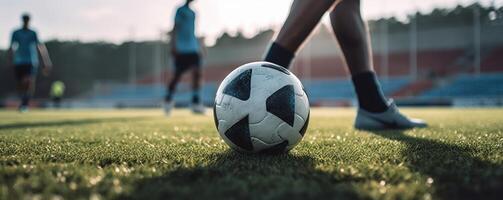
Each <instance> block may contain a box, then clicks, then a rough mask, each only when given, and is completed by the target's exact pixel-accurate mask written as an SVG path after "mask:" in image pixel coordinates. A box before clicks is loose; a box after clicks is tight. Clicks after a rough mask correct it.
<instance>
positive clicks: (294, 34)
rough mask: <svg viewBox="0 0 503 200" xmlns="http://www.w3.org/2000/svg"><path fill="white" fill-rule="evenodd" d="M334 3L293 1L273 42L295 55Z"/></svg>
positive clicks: (332, 0) (326, 0)
mask: <svg viewBox="0 0 503 200" xmlns="http://www.w3.org/2000/svg"><path fill="white" fill-rule="evenodd" d="M334 3H335V0H295V1H294V2H293V4H292V7H291V9H290V13H289V14H288V18H287V19H286V21H285V23H284V24H283V27H282V28H281V30H280V31H279V34H278V36H277V38H276V40H275V42H276V43H278V44H280V45H281V46H283V47H285V48H286V49H288V50H290V51H292V52H294V53H295V52H296V51H297V49H299V47H300V46H301V45H302V43H304V41H305V40H306V38H307V37H308V36H309V34H311V32H312V30H313V29H314V28H315V27H316V25H318V22H319V21H320V19H321V17H322V16H323V15H324V14H325V12H326V11H327V10H328V9H330V7H332V6H333V5H334Z"/></svg>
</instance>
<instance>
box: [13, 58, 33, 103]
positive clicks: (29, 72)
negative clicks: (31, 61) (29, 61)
mask: <svg viewBox="0 0 503 200" xmlns="http://www.w3.org/2000/svg"><path fill="white" fill-rule="evenodd" d="M33 73H34V68H33V66H31V65H19V66H16V79H17V89H18V93H19V96H20V98H21V103H20V104H19V111H21V112H26V111H28V105H29V103H30V98H31V95H32V93H33V87H34V84H33V79H34V75H33Z"/></svg>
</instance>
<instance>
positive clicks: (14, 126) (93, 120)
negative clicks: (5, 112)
mask: <svg viewBox="0 0 503 200" xmlns="http://www.w3.org/2000/svg"><path fill="white" fill-rule="evenodd" d="M145 118H146V117H115V118H91V119H75V120H60V121H45V122H21V123H11V124H2V125H0V131H1V130H9V129H25V128H38V127H54V126H79V125H86V124H96V123H104V122H127V121H130V120H141V119H145Z"/></svg>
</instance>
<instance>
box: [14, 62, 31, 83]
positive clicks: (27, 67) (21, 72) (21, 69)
mask: <svg viewBox="0 0 503 200" xmlns="http://www.w3.org/2000/svg"><path fill="white" fill-rule="evenodd" d="M35 72H36V71H35V67H34V66H33V65H31V64H24V65H16V66H15V67H14V73H15V74H14V75H15V76H16V80H17V81H21V80H23V78H25V77H27V76H33V75H34V74H35Z"/></svg>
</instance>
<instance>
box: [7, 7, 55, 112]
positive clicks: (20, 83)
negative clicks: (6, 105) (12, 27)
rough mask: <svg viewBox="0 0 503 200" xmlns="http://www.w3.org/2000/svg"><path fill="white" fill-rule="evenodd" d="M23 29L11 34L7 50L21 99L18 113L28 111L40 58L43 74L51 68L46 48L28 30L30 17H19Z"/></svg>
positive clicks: (34, 34) (33, 33)
mask: <svg viewBox="0 0 503 200" xmlns="http://www.w3.org/2000/svg"><path fill="white" fill-rule="evenodd" d="M21 19H22V21H23V27H22V28H21V29H18V30H16V31H14V32H13V33H12V37H11V41H10V46H9V50H8V59H7V60H8V62H9V63H8V64H9V65H13V66H14V71H15V76H16V77H15V78H16V81H17V90H18V92H19V95H20V97H21V104H20V105H19V111H20V112H26V111H28V104H29V101H30V98H31V96H32V95H33V92H34V89H35V78H36V74H37V70H38V66H39V57H41V58H42V67H43V72H44V74H45V75H47V74H48V73H49V71H50V69H51V67H52V62H51V59H50V58H49V53H48V52H47V48H46V47H45V45H44V44H43V43H41V42H39V40H38V37H37V33H36V32H35V31H33V30H31V29H30V28H29V24H30V16H29V15H28V14H23V15H22V17H21Z"/></svg>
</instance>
